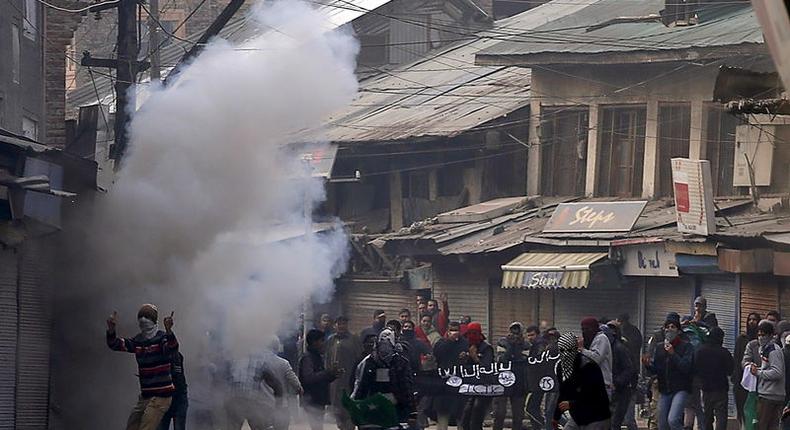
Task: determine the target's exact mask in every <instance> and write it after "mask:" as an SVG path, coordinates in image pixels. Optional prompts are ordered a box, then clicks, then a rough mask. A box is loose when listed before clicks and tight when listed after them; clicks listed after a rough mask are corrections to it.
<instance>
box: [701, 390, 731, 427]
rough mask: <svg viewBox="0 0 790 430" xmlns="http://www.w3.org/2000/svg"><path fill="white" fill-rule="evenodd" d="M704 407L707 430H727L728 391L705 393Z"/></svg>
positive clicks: (703, 395) (703, 394)
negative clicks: (714, 427)
mask: <svg viewBox="0 0 790 430" xmlns="http://www.w3.org/2000/svg"><path fill="white" fill-rule="evenodd" d="M702 407H703V410H704V411H705V430H713V422H714V420H715V421H716V430H727V391H703V392H702Z"/></svg>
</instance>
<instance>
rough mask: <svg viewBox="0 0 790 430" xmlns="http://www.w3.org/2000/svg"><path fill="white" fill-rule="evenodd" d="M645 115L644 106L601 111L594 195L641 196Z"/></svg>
mask: <svg viewBox="0 0 790 430" xmlns="http://www.w3.org/2000/svg"><path fill="white" fill-rule="evenodd" d="M645 113H646V108H645V106H625V107H609V108H603V109H602V112H601V114H602V115H601V123H600V124H599V127H600V134H599V143H598V189H597V190H596V194H598V195H600V196H608V197H615V196H617V197H639V196H641V195H642V172H643V171H644V161H645Z"/></svg>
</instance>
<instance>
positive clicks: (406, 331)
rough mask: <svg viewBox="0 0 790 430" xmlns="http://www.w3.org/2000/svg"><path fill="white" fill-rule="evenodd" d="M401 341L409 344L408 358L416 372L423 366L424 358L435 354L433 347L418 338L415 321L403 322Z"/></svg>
mask: <svg viewBox="0 0 790 430" xmlns="http://www.w3.org/2000/svg"><path fill="white" fill-rule="evenodd" d="M401 342H403V343H404V344H406V345H407V347H408V348H407V351H408V354H407V358H408V359H409V363H410V364H411V368H412V370H413V371H414V372H418V371H419V370H420V367H421V366H422V362H423V359H426V360H427V359H429V358H430V356H431V355H432V354H433V349H432V348H431V347H430V345H428V344H427V343H425V342H422V341H420V340H418V339H417V333H416V331H415V324H414V321H411V320H410V321H406V322H405V323H403V329H402V330H401Z"/></svg>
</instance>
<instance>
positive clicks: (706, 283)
mask: <svg viewBox="0 0 790 430" xmlns="http://www.w3.org/2000/svg"><path fill="white" fill-rule="evenodd" d="M700 293H701V295H702V296H703V297H705V299H706V300H707V301H708V312H714V313H715V314H716V319H717V320H718V321H719V327H720V328H721V329H722V330H724V347H725V348H727V349H729V350H730V352H732V351H733V350H734V348H735V339H736V338H737V337H738V304H737V298H738V295H739V293H738V285H737V284H736V280H735V275H723V276H703V277H702V288H701V290H700Z"/></svg>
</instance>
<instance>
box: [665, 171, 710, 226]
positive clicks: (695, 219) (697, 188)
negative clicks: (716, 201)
mask: <svg viewBox="0 0 790 430" xmlns="http://www.w3.org/2000/svg"><path fill="white" fill-rule="evenodd" d="M672 182H673V189H674V192H675V214H676V215H677V219H678V231H679V232H681V233H691V234H698V235H702V236H707V235H709V234H712V233H715V232H716V218H715V211H716V209H715V206H714V205H713V187H712V180H711V174H710V162H709V161H708V160H689V159H688V158H673V159H672Z"/></svg>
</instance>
